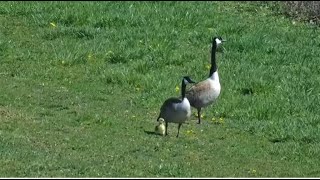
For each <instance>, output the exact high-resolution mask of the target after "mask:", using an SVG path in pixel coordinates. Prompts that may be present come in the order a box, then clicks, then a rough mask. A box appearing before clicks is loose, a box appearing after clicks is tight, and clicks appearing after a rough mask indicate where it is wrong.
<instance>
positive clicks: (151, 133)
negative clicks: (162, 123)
mask: <svg viewBox="0 0 320 180" xmlns="http://www.w3.org/2000/svg"><path fill="white" fill-rule="evenodd" d="M144 133H146V134H149V135H158V134H157V133H156V132H154V131H146V130H144Z"/></svg>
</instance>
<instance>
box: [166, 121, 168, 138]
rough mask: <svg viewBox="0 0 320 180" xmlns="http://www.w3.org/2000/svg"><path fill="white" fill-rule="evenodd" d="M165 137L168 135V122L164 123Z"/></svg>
mask: <svg viewBox="0 0 320 180" xmlns="http://www.w3.org/2000/svg"><path fill="white" fill-rule="evenodd" d="M166 135H168V122H166Z"/></svg>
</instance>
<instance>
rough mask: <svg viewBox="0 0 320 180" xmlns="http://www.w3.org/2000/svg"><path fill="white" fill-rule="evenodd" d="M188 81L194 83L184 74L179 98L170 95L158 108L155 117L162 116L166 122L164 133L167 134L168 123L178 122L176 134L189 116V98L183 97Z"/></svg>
mask: <svg viewBox="0 0 320 180" xmlns="http://www.w3.org/2000/svg"><path fill="white" fill-rule="evenodd" d="M189 83H195V82H194V81H192V80H191V79H190V77H188V76H185V77H183V79H182V83H181V99H179V98H176V97H171V98H169V99H167V100H165V102H164V103H163V104H162V106H161V108H160V114H159V117H158V119H157V121H159V119H161V118H163V119H164V121H165V123H166V132H165V135H168V123H169V122H170V123H178V124H179V125H178V134H177V137H178V136H179V131H180V127H181V125H182V123H184V122H185V121H186V120H187V119H188V118H189V117H190V116H191V106H190V103H189V100H188V99H187V98H186V97H185V92H186V86H187V84H189Z"/></svg>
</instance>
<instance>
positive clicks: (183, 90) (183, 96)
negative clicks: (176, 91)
mask: <svg viewBox="0 0 320 180" xmlns="http://www.w3.org/2000/svg"><path fill="white" fill-rule="evenodd" d="M186 87H187V85H186V83H185V82H184V80H182V83H181V97H182V100H183V99H184V98H185V96H186Z"/></svg>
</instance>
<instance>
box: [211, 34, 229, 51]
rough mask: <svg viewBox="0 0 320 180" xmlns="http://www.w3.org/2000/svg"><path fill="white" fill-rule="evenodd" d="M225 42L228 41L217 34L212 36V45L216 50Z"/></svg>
mask: <svg viewBox="0 0 320 180" xmlns="http://www.w3.org/2000/svg"><path fill="white" fill-rule="evenodd" d="M223 42H226V40H224V39H222V37H221V36H215V37H213V38H212V47H215V48H216V50H218V48H219V47H220V45H221V44H222V43H223ZM219 49H220V48H219Z"/></svg>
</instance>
